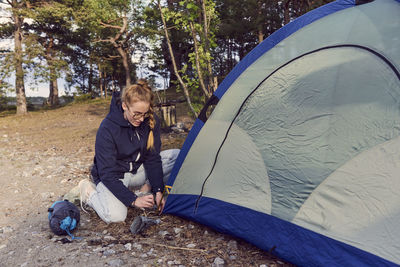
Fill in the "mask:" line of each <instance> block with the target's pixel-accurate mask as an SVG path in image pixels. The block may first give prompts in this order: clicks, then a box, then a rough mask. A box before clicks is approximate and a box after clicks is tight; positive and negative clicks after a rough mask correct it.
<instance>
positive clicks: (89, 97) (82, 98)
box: [74, 94, 92, 103]
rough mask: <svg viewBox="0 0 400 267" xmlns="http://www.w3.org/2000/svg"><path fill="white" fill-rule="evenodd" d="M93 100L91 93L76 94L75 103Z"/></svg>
mask: <svg viewBox="0 0 400 267" xmlns="http://www.w3.org/2000/svg"><path fill="white" fill-rule="evenodd" d="M90 100H92V95H91V94H82V95H74V103H87V102H89V101H90Z"/></svg>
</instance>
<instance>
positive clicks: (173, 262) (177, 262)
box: [167, 260, 181, 265]
mask: <svg viewBox="0 0 400 267" xmlns="http://www.w3.org/2000/svg"><path fill="white" fill-rule="evenodd" d="M167 264H168V265H179V264H181V261H179V260H173V261H168V262H167Z"/></svg>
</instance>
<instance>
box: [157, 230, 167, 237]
mask: <svg viewBox="0 0 400 267" xmlns="http://www.w3.org/2000/svg"><path fill="white" fill-rule="evenodd" d="M158 234H159V235H160V236H166V235H168V234H169V233H168V231H160V232H158Z"/></svg>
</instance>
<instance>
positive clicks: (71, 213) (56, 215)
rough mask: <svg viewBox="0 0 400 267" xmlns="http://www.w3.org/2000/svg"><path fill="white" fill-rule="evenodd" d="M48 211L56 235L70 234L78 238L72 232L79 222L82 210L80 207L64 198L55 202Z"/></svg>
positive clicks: (50, 223) (51, 226)
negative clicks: (80, 210)
mask: <svg viewBox="0 0 400 267" xmlns="http://www.w3.org/2000/svg"><path fill="white" fill-rule="evenodd" d="M48 211H49V225H50V229H51V231H53V233H55V234H56V235H66V234H68V235H69V236H70V237H71V238H72V239H76V237H74V236H73V235H72V234H71V232H72V231H73V230H75V229H76V227H77V226H78V224H79V220H80V212H79V210H78V208H77V207H76V206H75V205H74V204H72V203H71V202H69V201H68V200H63V201H56V202H54V203H53V205H51V207H50V208H49V209H48Z"/></svg>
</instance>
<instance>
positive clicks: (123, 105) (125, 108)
mask: <svg viewBox="0 0 400 267" xmlns="http://www.w3.org/2000/svg"><path fill="white" fill-rule="evenodd" d="M122 109H123V110H124V111H126V110H127V109H128V107H127V106H126V104H125V102H122Z"/></svg>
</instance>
